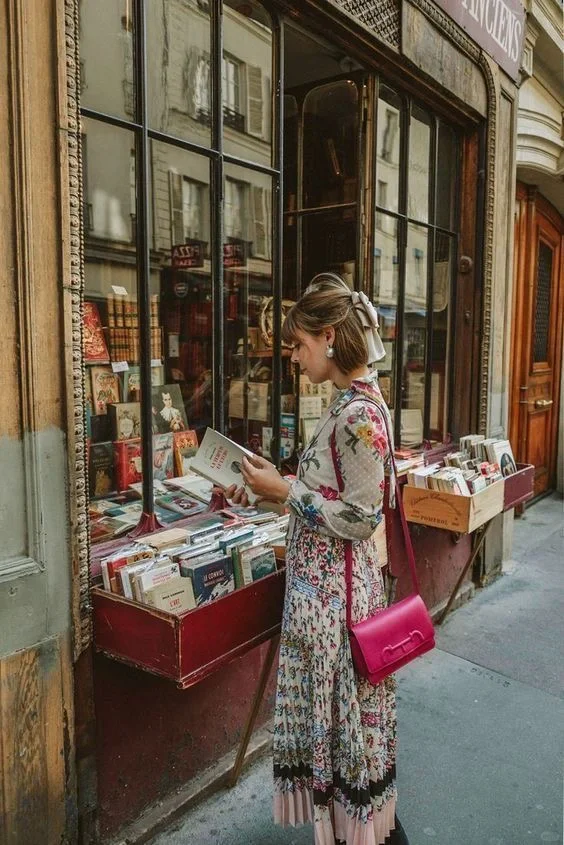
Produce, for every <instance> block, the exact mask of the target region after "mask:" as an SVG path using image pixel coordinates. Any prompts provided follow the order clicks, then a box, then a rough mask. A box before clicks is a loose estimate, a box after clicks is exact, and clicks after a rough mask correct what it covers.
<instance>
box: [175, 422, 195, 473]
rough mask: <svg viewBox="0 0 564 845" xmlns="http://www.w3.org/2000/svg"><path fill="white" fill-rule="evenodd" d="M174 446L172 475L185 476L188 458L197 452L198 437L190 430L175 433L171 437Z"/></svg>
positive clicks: (188, 462) (188, 466)
mask: <svg viewBox="0 0 564 845" xmlns="http://www.w3.org/2000/svg"><path fill="white" fill-rule="evenodd" d="M172 437H173V444H174V474H175V475H185V474H186V473H187V472H188V471H189V469H190V465H189V464H190V458H193V457H194V455H195V454H196V452H197V451H198V436H197V434H196V432H195V431H192V429H186V431H175V432H174V434H173V435H172Z"/></svg>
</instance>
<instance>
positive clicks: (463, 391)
mask: <svg viewBox="0 0 564 845" xmlns="http://www.w3.org/2000/svg"><path fill="white" fill-rule="evenodd" d="M488 10H489V11H488V15H489V17H486V19H485V20H482V21H481V22H480V14H479V10H478V9H477V7H476V8H475V4H472V3H468V4H466V3H461V4H456V3H454V2H446V0H444V2H441V3H440V4H434V3H431V2H428V0H411V2H410V1H409V0H386V2H385V3H378V4H374V3H364V2H360V0H359V2H349V0H334V2H329V0H306V2H302V3H292V2H286V0H283V2H282V0H281V2H264V3H259V2H255V0H251V2H240V0H226V2H223V3H220V2H219V0H217V2H212V1H211V0H209V2H208V0H172V2H171V0H168V2H166V3H165V2H162V3H161V2H159V3H156V2H155V3H153V2H150V3H149V2H142V0H137V2H130V0H127V2H126V0H123V2H122V1H121V0H116V2H114V0H104V2H100V0H96V2H94V0H80V1H79V0H66V2H62V0H57V2H56V3H53V4H52V5H51V6H50V7H48V8H46V7H45V6H44V4H41V3H38V2H37V0H2V2H1V3H0V15H1V17H0V20H1V22H2V26H1V27H0V66H1V67H2V70H3V78H4V79H6V80H7V85H5V86H3V87H2V88H1V89H0V97H1V100H0V111H1V113H2V115H5V116H7V117H8V118H9V119H7V120H4V121H3V122H2V126H3V129H2V135H1V140H0V156H1V157H2V161H3V172H4V173H6V174H8V176H7V178H6V179H5V180H3V181H2V185H1V187H0V191H1V192H2V194H1V195H2V209H3V214H4V219H5V225H4V226H3V233H4V234H3V244H4V249H3V250H2V255H3V256H4V264H3V266H4V268H5V274H4V276H5V279H6V283H5V284H4V285H3V286H2V291H1V292H0V296H2V297H3V300H2V304H3V307H4V313H5V314H6V321H5V324H6V326H7V332H6V350H7V356H9V361H10V364H9V365H8V364H7V363H6V367H5V369H4V372H5V375H4V376H3V380H4V382H5V388H6V389H5V390H4V391H2V396H3V397H4V399H3V400H0V401H3V402H4V403H5V408H4V414H3V419H4V421H5V422H4V426H3V429H2V439H1V441H0V443H1V449H2V453H1V457H0V460H2V467H3V468H4V467H5V468H6V475H7V476H8V477H9V478H10V485H9V488H7V489H4V490H3V492H2V493H1V494H0V496H1V497H2V499H1V501H2V508H1V509H0V519H1V520H2V522H1V524H2V536H3V537H6V538H7V542H6V543H5V544H4V549H3V552H2V557H1V558H0V607H1V609H2V613H1V615H0V672H1V677H2V687H1V695H0V715H1V718H0V730H1V731H2V746H1V747H2V748H3V749H5V750H4V752H3V766H4V772H5V777H4V778H3V787H2V791H1V792H0V794H1V795H2V803H1V804H0V806H1V807H2V815H3V820H4V829H3V831H2V833H3V838H4V839H5V840H6V842H10V843H18V845H19V843H20V842H21V843H24V842H25V843H26V845H29V844H30V843H35V842H37V843H42V845H43V843H45V842H46V841H47V842H49V843H51V842H55V841H57V842H60V841H65V837H66V841H68V842H75V841H81V842H92V841H96V840H101V841H109V840H110V839H111V838H112V837H113V836H115V835H116V834H117V832H118V831H119V830H120V829H123V827H124V826H126V825H127V824H128V823H130V822H131V821H132V820H134V819H136V818H137V817H139V816H140V814H142V813H143V811H144V810H145V809H146V808H147V807H148V806H149V805H151V804H152V803H153V802H155V801H157V800H159V799H162V798H163V797H165V796H166V795H168V794H169V793H171V792H173V791H174V790H175V789H178V788H179V787H180V786H181V785H182V784H184V783H185V782H186V781H188V780H190V779H191V778H193V777H194V776H195V775H197V774H198V773H200V772H201V771H202V769H203V768H205V767H206V766H207V765H209V764H211V763H213V762H214V761H216V760H217V759H218V758H219V757H220V756H221V755H222V754H224V753H225V752H227V751H229V750H230V749H231V748H232V747H233V746H234V745H235V743H236V740H237V738H238V736H239V734H240V732H241V730H242V725H243V722H244V713H245V711H246V710H247V709H248V706H249V703H250V700H251V697H252V690H253V684H254V682H255V680H256V677H257V675H258V673H259V669H260V662H261V657H262V652H261V649H260V648H259V649H255V650H254V651H252V652H249V653H248V654H247V655H245V657H244V658H240V659H239V660H236V661H234V662H232V663H231V664H229V665H228V666H227V667H226V668H225V669H224V670H223V671H222V672H221V673H219V674H217V675H214V676H212V677H209V678H207V679H206V680H205V681H203V682H202V683H201V684H198V685H197V686H195V687H193V688H191V689H190V690H184V691H181V690H177V689H175V688H174V686H173V685H172V684H170V682H167V681H165V680H162V679H159V678H155V677H153V676H152V675H150V674H148V673H146V672H142V671H140V670H138V669H133V668H130V667H127V666H125V665H123V664H120V663H118V662H116V661H112V660H110V659H108V658H107V657H105V656H104V655H101V654H97V653H96V652H95V632H93V629H92V615H91V603H90V590H91V587H92V585H93V584H94V583H96V579H97V578H98V577H99V559H100V556H101V553H102V552H101V550H103V549H104V548H107V547H108V544H109V545H110V546H111V544H112V542H113V541H114V539H115V538H114V537H113V536H112V533H111V532H112V531H117V530H118V529H117V528H116V523H115V522H110V521H109V520H108V519H104V518H103V517H104V512H102V511H101V508H102V505H101V504H100V503H101V502H102V501H105V500H107V499H108V498H109V497H111V496H114V497H115V496H120V495H122V494H123V493H124V491H127V489H128V487H129V483H130V481H131V478H130V476H129V475H128V474H127V472H130V473H132V474H133V475H132V476H131V477H134V478H135V482H137V483H138V486H139V490H140V495H141V499H140V500H139V501H140V502H141V503H142V506H141V509H142V519H143V520H144V522H143V524H144V525H146V526H148V527H151V526H155V525H156V524H158V522H159V519H160V518H161V517H162V514H161V513H160V512H159V505H158V502H157V500H156V496H155V495H154V493H153V490H154V481H155V480H157V481H158V480H159V473H161V472H162V471H163V462H166V460H170V459H171V457H170V456H171V453H170V451H169V452H168V453H167V449H168V448H169V447H168V446H167V442H165V441H166V438H169V441H170V437H172V436H173V434H174V431H172V432H171V431H169V430H167V429H166V427H165V430H162V428H161V426H162V422H161V420H164V419H166V416H167V415H166V414H164V415H162V414H160V410H164V408H165V407H167V406H166V403H167V402H169V401H170V402H172V403H174V405H175V407H176V410H177V411H178V415H175V417H174V418H175V419H181V420H182V422H183V425H184V426H185V427H187V428H189V429H190V430H194V431H196V433H197V434H198V436H201V435H202V434H203V432H204V431H205V429H206V427H207V426H213V427H215V428H218V429H219V430H221V431H223V432H225V433H226V434H228V435H229V436H230V437H232V438H233V439H235V440H238V441H239V442H241V443H243V444H244V445H247V446H250V447H251V448H253V449H254V450H255V451H261V452H262V453H263V454H266V455H269V456H270V457H271V458H272V459H273V460H274V461H275V462H277V463H279V464H281V465H282V466H283V467H284V468H285V469H288V470H291V469H292V467H293V466H295V458H296V455H297V452H298V450H299V448H300V446H301V445H302V444H303V442H304V440H305V439H306V438H307V431H308V426H307V424H306V422H305V421H306V420H307V417H306V416H304V415H303V413H300V407H301V408H302V412H303V409H304V408H305V407H306V406H308V407H310V408H311V407H313V408H314V409H315V408H317V407H319V406H321V407H322V405H323V402H324V401H326V398H327V394H326V393H324V392H323V391H322V392H317V391H315V390H313V389H312V386H311V385H308V384H307V382H304V381H303V380H301V381H300V379H299V376H298V374H296V373H295V372H294V371H293V369H292V367H291V365H290V362H289V350H287V349H285V348H284V347H283V346H282V345H281V342H280V325H281V321H282V317H283V312H284V309H285V308H286V307H287V305H288V303H290V302H292V301H294V300H295V299H297V297H298V296H299V294H300V291H301V290H302V289H303V287H304V285H305V284H306V283H307V281H308V279H309V278H311V277H312V276H313V275H314V274H315V273H316V272H319V271H322V270H334V271H337V272H339V273H341V274H342V275H343V276H344V278H345V279H346V280H347V281H348V283H349V284H350V285H351V287H355V288H356V289H362V290H365V291H366V292H367V293H368V294H369V295H370V296H371V297H372V299H373V301H374V302H375V304H376V305H377V307H378V310H379V314H380V320H381V326H382V337H383V341H384V344H385V347H386V351H387V355H386V359H385V360H384V362H383V364H382V366H381V368H380V382H381V386H382V389H383V392H384V393H385V395H386V398H387V400H388V402H389V405H390V407H391V409H392V411H393V416H394V426H395V437H396V442H397V444H398V445H400V446H401V447H402V448H405V449H414V448H420V447H422V444H423V443H424V441H429V442H431V443H440V442H442V441H444V440H446V439H447V437H448V436H449V435H450V436H452V437H453V438H456V437H458V436H460V435H462V434H466V433H468V432H470V431H479V432H483V433H488V434H491V435H496V434H502V433H503V434H505V433H506V432H507V427H508V422H509V416H510V404H511V401H512V400H511V395H512V394H511V368H510V355H511V348H512V347H511V320H512V314H513V311H512V309H513V293H512V291H513V288H512V285H513V281H512V280H513V273H514V253H513V247H514V210H515V182H516V167H517V164H518V151H519V146H518V137H519V136H518V132H519V130H518V128H517V127H518V123H517V116H518V96H519V89H518V84H519V83H520V75H519V73H520V63H521V62H520V59H521V44H522V36H523V34H524V28H523V27H524V13H523V11H522V10H521V8H520V6H519V5H518V4H515V5H512V4H510V3H504V2H501V0H500V2H498V3H493V2H492V3H490V4H488ZM480 25H481V29H480ZM476 27H478V28H476ZM527 84H528V83H527ZM521 178H522V179H523V180H524V181H527V180H526V179H525V174H524V173H523V174H522V176H521ZM5 360H6V362H7V360H8V358H6V359H5ZM8 397H10V398H9V399H8ZM308 400H313V401H308ZM159 403H161V404H163V407H162V408H160V404H159ZM112 405H119V406H125V405H127V406H128V408H127V409H126V411H127V413H125V411H124V415H123V420H124V425H125V426H126V428H125V429H124V431H125V432H126V435H127V439H128V442H130V443H131V442H133V441H135V448H136V452H135V455H132V457H131V462H129V463H128V464H127V472H126V475H125V476H117V475H116V474H115V470H114V467H115V456H114V452H113V441H114V440H115V439H116V438H115V429H113V428H112V425H115V420H113V419H112V415H111V414H108V412H107V408H108V406H112ZM129 406H131V407H129ZM312 415H313V416H315V411H313V412H312ZM169 416H170V415H169ZM171 418H172V417H171ZM159 438H160V439H159ZM162 438H165V440H163V439H162ZM124 477H125V478H126V482H127V483H124V481H123V478H124ZM135 482H133V483H135ZM114 501H116V499H115V498H114ZM119 504H120V505H123V504H124V500H123V497H122V499H120V500H119ZM121 510H122V511H127V508H123V507H122V508H121ZM130 513H135V514H137V511H135V510H131V511H130ZM114 518H115V517H114ZM138 521H139V520H138V514H137V517H136V522H138ZM130 527H132V525H131V526H130ZM122 528H123V524H122ZM120 530H121V529H120ZM413 535H414V541H415V546H416V555H417V559H418V567H419V569H420V574H421V582H422V588H423V593H424V596H425V600H426V601H427V604H428V605H429V607H431V608H437V607H440V605H441V604H442V603H444V601H445V600H446V597H447V596H448V594H449V592H450V590H451V589H452V587H453V585H454V584H455V582H456V580H457V575H458V572H459V570H460V567H461V565H462V562H463V561H464V559H465V557H466V556H467V554H468V552H469V549H470V543H471V540H470V539H469V538H468V537H465V538H462V539H461V540H460V542H458V543H456V544H455V543H454V542H453V540H452V538H451V536H450V535H449V534H448V533H447V532H441V531H438V530H436V529H425V528H419V527H416V528H415V529H414V531H413ZM510 543H511V514H507V515H504V516H501V517H499V518H498V520H497V525H496V532H494V533H493V535H492V537H491V540H490V542H489V544H488V546H487V549H486V553H485V555H484V557H483V561H482V564H481V570H480V572H477V573H474V575H475V577H477V578H479V579H480V580H481V581H482V582H484V581H486V580H487V579H488V578H490V577H494V576H495V574H496V573H498V572H499V571H500V566H501V562H502V560H503V558H504V556H507V554H509V553H510ZM471 590H472V582H471V580H469V581H468V582H467V583H466V584H465V585H464V586H463V589H462V592H463V593H464V594H469V593H470V592H471ZM225 624H226V625H229V624H230V620H225ZM210 636H213V632H210ZM271 696H272V681H271V686H270V688H269V691H267V695H266V700H265V704H264V706H263V710H262V711H261V717H260V718H261V719H262V720H263V721H264V720H265V719H266V718H268V712H269V707H270V704H271ZM16 714H18V715H16ZM54 714H55V715H54ZM210 714H213V718H211V717H210ZM30 807H32V808H33V809H34V812H33V813H30V812H29V808H30ZM38 818H40V819H41V820H42V823H41V826H39V827H38V824H37V819H38ZM43 820H46V824H44V823H43ZM46 830H47V837H46V835H45V831H46ZM2 841H3V839H2Z"/></svg>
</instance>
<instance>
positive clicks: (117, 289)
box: [112, 285, 127, 296]
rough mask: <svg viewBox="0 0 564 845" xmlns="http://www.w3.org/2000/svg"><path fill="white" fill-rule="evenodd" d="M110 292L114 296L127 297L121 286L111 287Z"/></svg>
mask: <svg viewBox="0 0 564 845" xmlns="http://www.w3.org/2000/svg"><path fill="white" fill-rule="evenodd" d="M112 290H113V292H114V293H115V295H116V296H127V290H126V289H125V288H124V287H123V286H122V285H112Z"/></svg>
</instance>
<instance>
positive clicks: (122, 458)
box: [114, 437, 143, 493]
mask: <svg viewBox="0 0 564 845" xmlns="http://www.w3.org/2000/svg"><path fill="white" fill-rule="evenodd" d="M114 462H115V470H116V486H117V489H118V490H119V492H120V493H121V492H122V491H123V490H127V488H128V487H129V485H130V484H134V483H137V482H139V481H142V480H143V471H142V467H141V440H140V438H138V437H136V438H135V439H133V440H118V441H116V442H115V443H114Z"/></svg>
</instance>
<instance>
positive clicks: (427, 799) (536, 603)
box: [150, 496, 564, 845]
mask: <svg viewBox="0 0 564 845" xmlns="http://www.w3.org/2000/svg"><path fill="white" fill-rule="evenodd" d="M514 527H515V533H514V545H513V557H512V559H511V560H510V561H508V562H507V564H506V565H505V566H504V574H503V575H502V576H501V577H500V578H499V579H498V580H497V581H495V582H494V583H493V584H491V585H489V586H488V587H486V588H485V589H483V590H479V591H477V594H476V596H475V598H474V599H473V600H472V601H471V602H469V603H468V604H466V605H464V606H463V607H461V608H459V609H458V610H456V611H454V612H453V613H452V614H451V615H450V616H449V617H448V619H447V620H446V622H445V623H444V624H443V625H442V627H440V628H438V629H437V648H436V649H435V650H434V651H433V652H431V653H429V654H428V655H425V656H424V657H422V658H420V659H419V660H417V661H415V662H414V663H412V664H410V665H409V666H407V667H405V668H404V669H403V670H402V671H401V672H399V673H398V723H399V727H398V735H399V759H398V791H399V804H398V815H399V817H400V819H401V821H402V824H403V826H404V828H405V830H406V832H407V834H408V836H409V841H410V845H537V843H539V845H542V843H547V842H548V843H549V842H552V843H562V842H563V835H562V785H563V781H562V762H563V754H562V751H563V741H562V740H563V737H564V661H563V659H562V658H563V649H562V644H563V643H564V590H563V583H564V578H563V571H564V554H563V552H564V542H563V537H564V523H563V502H562V499H561V498H560V497H558V496H552V497H549V498H545V499H542V500H541V501H540V502H538V503H536V504H535V505H533V506H531V507H530V508H528V509H527V510H526V511H525V513H524V515H523V517H521V518H520V519H517V520H516V521H515V526H514ZM271 804H272V775H271V760H270V758H269V757H264V758H262V759H260V760H259V761H258V762H256V763H255V764H254V765H253V766H251V768H250V769H249V770H247V771H246V772H245V773H244V774H243V775H242V777H241V779H240V780H239V783H238V784H237V786H236V787H235V788H233V789H231V790H222V791H220V792H218V793H215V794H214V795H212V796H211V797H210V798H208V799H207V800H206V801H205V802H203V803H201V804H199V805H197V806H195V807H193V808H192V809H191V810H190V811H188V812H187V813H186V814H185V815H184V816H182V817H180V818H179V819H177V820H176V821H175V822H174V823H173V824H172V825H171V826H170V827H169V828H168V829H166V830H164V831H163V832H161V833H160V834H159V835H157V836H156V837H154V838H153V839H151V840H150V845H188V844H189V845H306V843H307V845H311V843H312V840H313V836H312V829H311V827H310V826H308V825H306V826H303V827H301V828H287V829H285V830H284V829H281V828H278V827H276V826H275V825H274V824H273V822H272V812H271Z"/></svg>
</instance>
